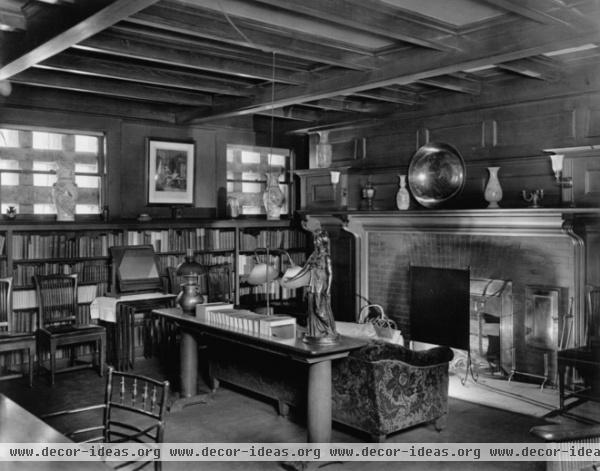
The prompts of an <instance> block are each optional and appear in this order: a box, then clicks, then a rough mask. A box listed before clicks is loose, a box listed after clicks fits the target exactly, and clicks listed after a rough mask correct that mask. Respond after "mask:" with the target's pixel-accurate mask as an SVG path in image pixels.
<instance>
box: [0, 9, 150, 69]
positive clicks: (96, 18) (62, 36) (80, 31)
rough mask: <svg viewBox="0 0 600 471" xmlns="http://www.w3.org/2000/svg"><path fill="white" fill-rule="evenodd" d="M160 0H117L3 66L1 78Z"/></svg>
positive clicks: (34, 63) (66, 47)
mask: <svg viewBox="0 0 600 471" xmlns="http://www.w3.org/2000/svg"><path fill="white" fill-rule="evenodd" d="M157 1H158V0H115V2H113V3H112V4H110V5H109V6H107V7H105V8H103V9H101V10H100V11H98V12H96V13H93V14H92V15H91V16H89V17H87V18H85V19H84V20H82V21H80V22H79V23H77V24H76V25H75V26H71V27H70V28H68V29H67V30H66V31H63V32H62V33H59V34H58V35H56V36H54V37H52V38H51V39H49V40H47V41H45V42H43V43H42V44H38V45H36V46H35V47H34V48H33V49H30V50H29V51H27V52H25V53H24V54H23V55H21V56H20V57H18V58H16V59H14V60H12V62H10V63H8V64H5V65H4V66H2V68H0V80H3V79H8V78H10V77H12V76H13V75H15V74H18V73H19V72H22V71H23V70H25V69H27V68H29V67H32V66H34V65H36V64H38V63H39V62H42V61H43V60H45V59H47V58H48V57H52V56H53V55H55V54H58V53H59V52H62V51H64V50H65V49H68V48H69V47H71V46H72V45H73V44H77V43H78V42H80V41H83V40H84V39H86V38H89V37H90V36H93V35H94V34H96V33H98V32H100V31H102V30H103V29H105V28H108V27H110V26H111V25H113V24H115V23H117V22H119V21H121V20H123V19H124V18H127V17H129V16H131V15H133V14H134V13H136V12H138V11H140V10H142V9H144V8H146V7H148V6H150V5H152V4H153V3H155V2H157Z"/></svg>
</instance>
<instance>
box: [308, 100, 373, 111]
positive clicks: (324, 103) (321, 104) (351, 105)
mask: <svg viewBox="0 0 600 471" xmlns="http://www.w3.org/2000/svg"><path fill="white" fill-rule="evenodd" d="M304 106H310V107H314V108H321V109H325V110H332V111H344V112H356V113H377V112H378V110H380V109H381V105H379V104H376V103H373V102H366V101H364V100H355V99H352V98H343V99H334V98H325V99H323V100H316V101H309V102H306V103H304Z"/></svg>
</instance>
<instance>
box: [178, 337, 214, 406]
mask: <svg viewBox="0 0 600 471" xmlns="http://www.w3.org/2000/svg"><path fill="white" fill-rule="evenodd" d="M179 355H180V357H179V361H180V362H181V372H180V375H181V376H180V379H181V395H180V398H179V399H177V400H176V401H174V402H173V404H171V408H170V410H171V412H177V411H180V410H181V409H183V408H184V407H185V406H190V405H193V404H205V403H206V397H207V394H200V395H198V391H197V382H198V344H197V342H196V339H195V338H194V336H193V335H192V334H190V333H188V332H185V331H183V330H182V331H181V345H180V354H179Z"/></svg>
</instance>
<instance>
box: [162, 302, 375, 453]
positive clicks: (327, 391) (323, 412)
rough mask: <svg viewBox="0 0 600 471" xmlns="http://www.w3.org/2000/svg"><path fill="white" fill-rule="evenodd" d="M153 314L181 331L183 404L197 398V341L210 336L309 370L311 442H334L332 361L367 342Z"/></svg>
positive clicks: (166, 311) (173, 313) (172, 313)
mask: <svg viewBox="0 0 600 471" xmlns="http://www.w3.org/2000/svg"><path fill="white" fill-rule="evenodd" d="M152 312H153V314H154V315H157V316H163V317H165V318H168V319H171V320H172V321H175V322H176V323H177V324H178V325H179V327H180V328H181V334H182V337H181V353H180V361H181V389H182V396H183V399H184V401H185V400H186V398H190V399H192V398H193V397H194V396H196V394H197V391H196V381H197V375H198V358H197V356H198V348H197V343H196V338H197V337H198V336H208V337H210V338H211V339H213V340H217V341H220V342H225V343H229V344H242V345H244V346H245V347H249V348H252V349H256V350H260V351H262V352H267V353H268V354H270V355H277V356H280V357H285V358H288V359H289V360H291V361H294V362H297V363H301V364H304V365H306V366H307V367H308V384H307V428H308V441H309V442H311V443H327V442H329V441H330V439H331V360H335V359H338V358H344V357H346V356H348V354H349V353H350V351H352V350H354V349H357V348H360V347H362V346H363V345H365V343H366V342H364V341H362V340H358V339H353V338H349V337H341V338H340V341H339V342H338V343H337V344H335V345H313V344H309V343H305V342H303V341H302V340H301V339H299V338H295V339H277V338H273V337H265V336H256V335H251V334H248V333H246V332H243V331H238V330H229V329H222V328H220V327H217V326H214V325H211V324H208V323H206V322H202V321H200V320H199V319H197V318H196V317H193V316H190V315H187V314H183V313H182V312H181V310H180V309H178V308H172V309H156V310H154V311H152Z"/></svg>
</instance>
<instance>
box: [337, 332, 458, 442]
mask: <svg viewBox="0 0 600 471" xmlns="http://www.w3.org/2000/svg"><path fill="white" fill-rule="evenodd" d="M452 357H453V353H452V350H451V349H450V348H447V347H434V348H431V349H429V350H424V351H414V350H410V349H408V348H405V347H403V346H401V345H395V344H390V343H386V342H381V341H372V342H370V343H369V344H368V345H366V346H365V347H363V348H361V349H359V350H356V351H354V352H352V353H351V354H350V355H349V356H348V357H347V358H344V359H342V360H339V361H336V362H335V364H334V367H333V369H332V377H333V380H332V383H333V385H332V386H333V387H332V389H333V392H332V395H333V410H332V413H333V420H334V421H337V422H339V423H342V424H345V425H348V426H350V427H353V428H356V429H359V430H362V431H364V432H367V433H368V434H370V435H371V437H372V438H373V440H374V441H378V442H381V441H383V440H385V438H386V436H387V435H388V434H390V433H393V432H396V431H399V430H402V429H405V428H407V427H411V426H413V425H417V424H421V423H425V422H434V424H435V427H436V429H437V430H438V431H439V430H441V429H442V428H443V427H444V425H445V421H446V415H447V413H448V363H449V361H450V360H451V359H452Z"/></svg>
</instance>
